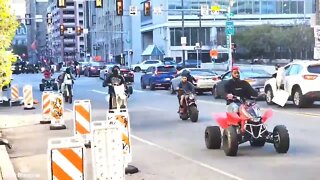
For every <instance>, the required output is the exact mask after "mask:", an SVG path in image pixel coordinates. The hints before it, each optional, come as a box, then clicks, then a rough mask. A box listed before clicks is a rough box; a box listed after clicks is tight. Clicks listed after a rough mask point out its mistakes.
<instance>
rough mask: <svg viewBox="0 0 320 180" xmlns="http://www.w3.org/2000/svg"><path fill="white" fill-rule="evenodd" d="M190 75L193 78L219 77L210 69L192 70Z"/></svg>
mask: <svg viewBox="0 0 320 180" xmlns="http://www.w3.org/2000/svg"><path fill="white" fill-rule="evenodd" d="M190 74H191V75H192V76H194V75H196V76H215V75H218V74H217V73H215V72H213V71H211V70H209V69H194V70H191V72H190Z"/></svg>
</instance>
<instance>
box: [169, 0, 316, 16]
mask: <svg viewBox="0 0 320 180" xmlns="http://www.w3.org/2000/svg"><path fill="white" fill-rule="evenodd" d="M201 4H208V5H209V7H210V6H212V5H220V7H221V8H227V6H228V5H229V0H213V1H212V0H184V9H187V11H185V14H186V15H188V14H189V15H190V14H198V13H199V12H198V11H197V10H198V9H200V6H201ZM311 7H315V0H235V3H234V5H233V7H232V12H233V13H234V14H311V13H314V12H315V8H311ZM168 9H169V15H178V14H181V11H178V10H179V9H182V8H181V0H170V1H168ZM170 10H171V11H170ZM175 10H176V11H175ZM193 10H194V11H193Z"/></svg>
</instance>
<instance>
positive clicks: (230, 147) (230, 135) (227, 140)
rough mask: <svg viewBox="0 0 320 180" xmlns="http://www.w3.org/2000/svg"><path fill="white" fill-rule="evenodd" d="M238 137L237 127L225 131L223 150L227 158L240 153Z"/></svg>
mask: <svg viewBox="0 0 320 180" xmlns="http://www.w3.org/2000/svg"><path fill="white" fill-rule="evenodd" d="M238 146H239V144H238V136H237V131H236V127H234V126H229V127H228V128H227V129H224V130H223V150H224V153H225V154H226V155H227V156H236V155H237V152H238Z"/></svg>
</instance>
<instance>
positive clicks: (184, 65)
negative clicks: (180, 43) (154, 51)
mask: <svg viewBox="0 0 320 180" xmlns="http://www.w3.org/2000/svg"><path fill="white" fill-rule="evenodd" d="M181 9H182V12H181V15H182V37H184V5H183V0H181ZM182 48H183V49H182V63H183V68H185V67H186V60H185V50H184V47H182Z"/></svg>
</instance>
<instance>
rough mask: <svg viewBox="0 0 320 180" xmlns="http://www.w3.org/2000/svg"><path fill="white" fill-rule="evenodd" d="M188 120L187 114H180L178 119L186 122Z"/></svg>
mask: <svg viewBox="0 0 320 180" xmlns="http://www.w3.org/2000/svg"><path fill="white" fill-rule="evenodd" d="M188 118H189V116H188V114H187V113H186V114H181V113H180V119H182V120H184V121H185V120H188Z"/></svg>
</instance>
